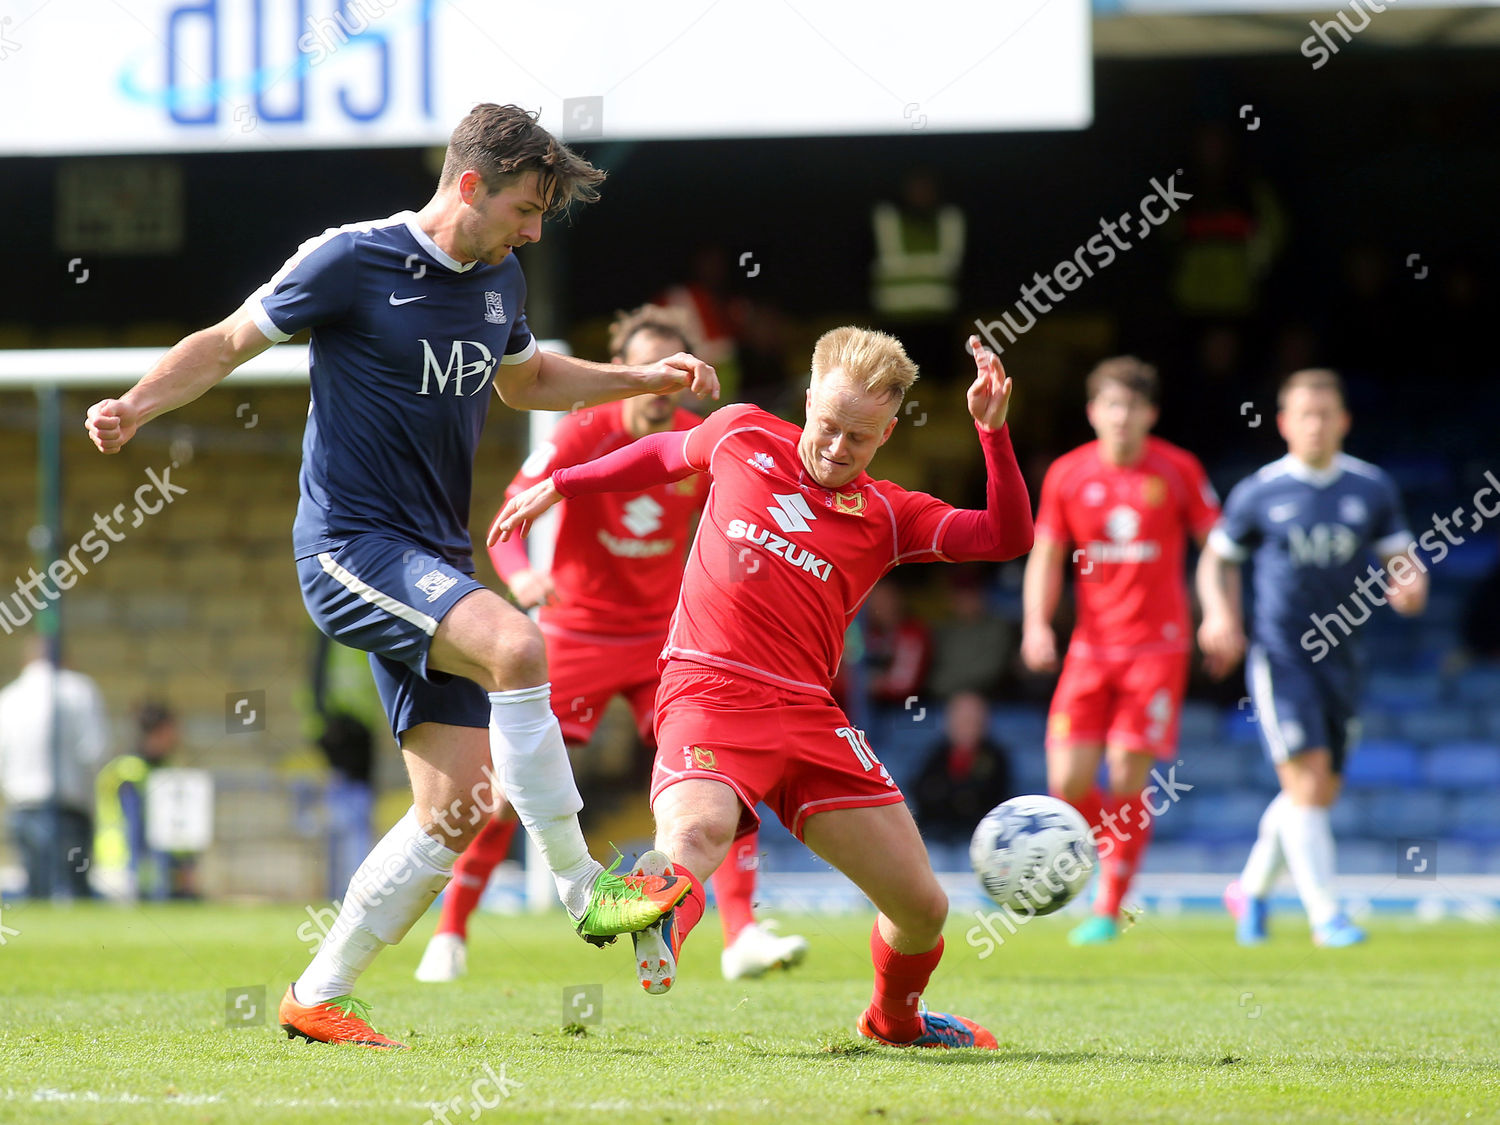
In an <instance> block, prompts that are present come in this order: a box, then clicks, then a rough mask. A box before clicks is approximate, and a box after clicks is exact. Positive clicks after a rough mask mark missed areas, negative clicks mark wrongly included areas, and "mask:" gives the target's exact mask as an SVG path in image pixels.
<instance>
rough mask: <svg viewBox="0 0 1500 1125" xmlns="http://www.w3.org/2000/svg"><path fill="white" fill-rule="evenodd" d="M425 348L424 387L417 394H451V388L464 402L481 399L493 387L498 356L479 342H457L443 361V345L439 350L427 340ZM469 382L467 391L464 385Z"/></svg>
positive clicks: (423, 356) (424, 344) (423, 349)
mask: <svg viewBox="0 0 1500 1125" xmlns="http://www.w3.org/2000/svg"><path fill="white" fill-rule="evenodd" d="M419 342H420V343H421V345H422V385H421V387H420V389H418V391H417V394H419V395H426V394H432V393H434V391H433V388H434V387H435V388H436V393H437V394H440V395H441V394H447V393H448V387H449V385H450V384H451V385H452V387H453V393H454V394H455V395H457V396H459V397H460V398H464V397H472V396H473V395H477V394H478V393H479V392H480V391H482V390H484V388H485V387H487V386H489V383H490V377H491V376H492V375H493V374H494V373H495V365H496V364H497V363H499V360H498V359H496V358H495V354H494V353H493V352H491V351H490V349H489V348H487V347H485V346H484V345H483V344H482V343H480V342H479V341H478V340H454V341H452V342H451V343H450V344H449V346H448V354H447V355H446V356H443V357H442V359H439V358H438V357H439V355H440V354H441V349H442V345H441V344H439V345H438V347H437V348H436V349H434V348H433V346H432V344H431V343H430V342H428V341H427V340H425V339H424V340H420V341H419ZM465 380H469V381H470V382H469V384H468V386H467V388H466V387H465V385H464V381H465Z"/></svg>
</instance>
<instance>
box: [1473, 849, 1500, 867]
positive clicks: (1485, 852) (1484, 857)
mask: <svg viewBox="0 0 1500 1125" xmlns="http://www.w3.org/2000/svg"><path fill="white" fill-rule="evenodd" d="M1475 850H1476V851H1477V852H1478V853H1479V862H1480V871H1481V872H1482V873H1483V874H1485V875H1500V842H1497V843H1493V844H1490V845H1489V846H1487V847H1486V846H1485V845H1483V844H1476V845H1475Z"/></svg>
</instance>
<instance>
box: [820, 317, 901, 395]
mask: <svg viewBox="0 0 1500 1125" xmlns="http://www.w3.org/2000/svg"><path fill="white" fill-rule="evenodd" d="M831 371H841V372H843V374H844V377H845V378H846V379H848V380H849V382H850V383H852V384H853V385H854V386H856V387H858V388H860V389H861V390H863V391H864V392H865V393H866V394H870V395H874V396H875V397H876V398H882V399H889V398H892V397H894V398H895V399H896V401H897V402H900V401H901V400H902V399H903V398H905V397H906V392H907V390H908V388H910V387H911V385H912V384H913V383H915V382H916V381H917V365H916V364H915V363H913V362H912V361H911V358H910V357H909V356H908V355H907V354H906V349H905V348H903V347H902V346H901V341H900V340H898V339H896V337H894V336H892V335H890V334H888V333H885V332H876V331H875V330H873V329H870V328H855V327H853V326H849V325H846V326H845V327H843V328H835V329H832V330H831V331H828V332H825V333H823V335H822V336H820V337H818V342H817V344H816V345H815V346H814V347H813V354H812V385H813V386H815V387H816V386H817V385H818V383H819V382H821V381H822V379H823V377H824V376H825V375H827V374H828V373H829V372H831Z"/></svg>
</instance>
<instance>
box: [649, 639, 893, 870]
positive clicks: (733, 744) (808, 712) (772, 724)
mask: <svg viewBox="0 0 1500 1125" xmlns="http://www.w3.org/2000/svg"><path fill="white" fill-rule="evenodd" d="M656 712H657V722H656V742H657V751H656V769H655V770H654V771H653V772H652V775H651V803H652V805H655V804H656V798H657V797H658V796H659V795H660V794H661V791H662V790H663V789H665V788H667V787H668V786H669V785H675V784H677V782H679V781H685V780H687V779H688V778H691V777H701V778H707V779H709V780H711V781H721V782H723V783H724V784H725V785H728V786H729V787H730V788H731V789H733V790H734V791H735V793H737V794H738V795H739V798H740V801H741V803H742V804H743V805H744V808H743V809H742V810H741V812H740V825H739V830H738V832H737V833H736V835H739V836H743V835H745V834H746V833H747V832H753V831H755V829H756V828H758V827H759V825H760V817H759V816H757V815H756V813H755V806H756V804H757V803H759V802H761V801H764V802H765V803H766V804H767V805H768V806H769V807H770V809H771V811H772V812H774V813H775V814H776V816H777V819H779V820H780V821H781V823H782V824H784V825H786V826H787V828H788V829H789V830H790V831H791V833H792V835H793V836H796V837H797V839H799V840H800V839H802V830H803V827H804V826H805V825H806V823H807V818H808V817H809V816H812V815H813V814H814V813H819V812H828V811H830V810H832V809H863V808H871V807H873V806H876V805H894V804H897V803H898V802H900V801H901V800H903V798H902V796H901V790H900V789H898V788H897V787H896V783H895V782H894V781H892V780H891V775H890V774H888V773H886V771H885V767H884V766H883V765H881V764H880V762H879V761H878V760H877V759H876V757H875V755H874V754H873V753H872V752H871V750H870V744H869V743H868V742H867V741H865V735H864V732H863V731H861V730H857V729H856V728H855V727H854V726H853V725H852V724H851V723H850V722H849V719H848V717H847V716H845V714H844V713H843V711H841V710H839V708H838V705H837V704H835V703H834V702H833V700H832V699H827V698H819V697H818V696H815V695H807V694H806V693H803V692H792V691H786V690H784V689H782V688H778V687H775V686H773V685H771V684H765V683H761V682H759V681H758V680H750V679H745V678H744V677H738V676H729V675H726V674H725V673H722V672H718V671H715V670H714V669H712V668H709V667H707V666H705V665H702V664H692V663H689V662H687V661H682V660H673V661H669V662H668V663H667V666H666V669H665V670H664V671H663V672H662V676H661V688H660V689H659V691H658V692H657V697H656Z"/></svg>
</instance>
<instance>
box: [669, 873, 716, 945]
mask: <svg viewBox="0 0 1500 1125" xmlns="http://www.w3.org/2000/svg"><path fill="white" fill-rule="evenodd" d="M673 870H674V871H676V872H677V874H679V875H686V876H687V878H688V881H689V882H690V883H692V887H691V888H690V889H689V890H688V893H687V896H686V897H685V898H683V900H682V901H681V902H679V903H678V904H677V913H676V916H675V917H674V918H673V920H672V925H673V928H674V929H676V931H677V948H679V949H681V948H682V943H683V942H684V941H685V940H686V939H687V936H688V934H690V933H692V932H693V927H694V926H696V925H697V924H698V923H699V922H701V921H703V912H704V911H705V910H706V909H708V896H707V895H706V894H704V892H703V884H702V883H700V882H699V881H698V876H696V875H694V874H693V873H692V872H691V871H689V870H688V869H687V868H686V867H684V866H682V864H680V863H679V864H676V865H674V867H673Z"/></svg>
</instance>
